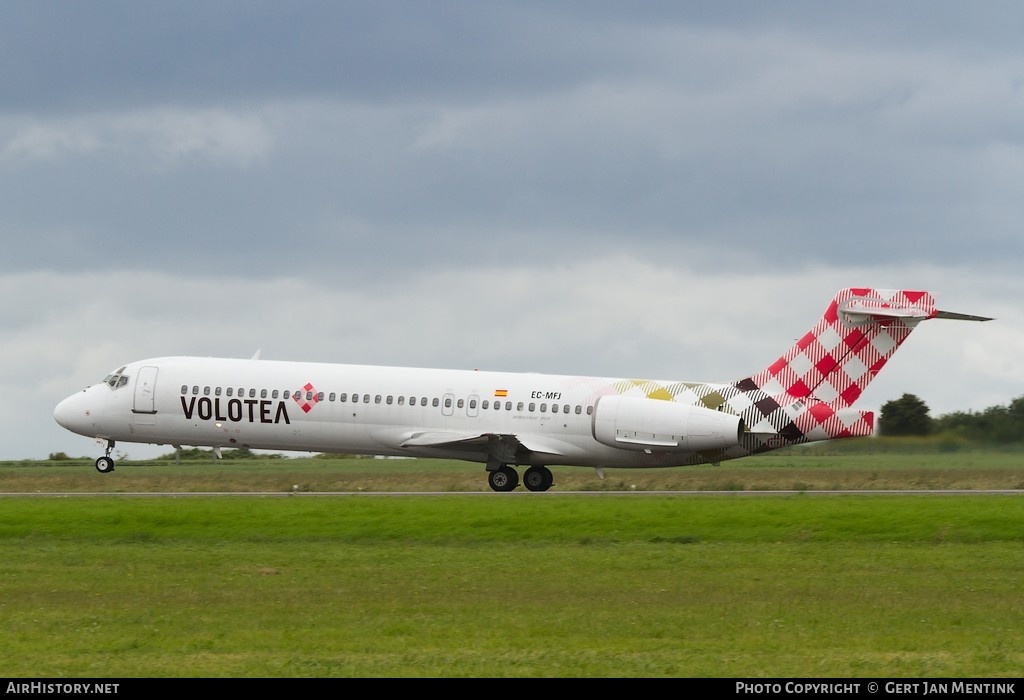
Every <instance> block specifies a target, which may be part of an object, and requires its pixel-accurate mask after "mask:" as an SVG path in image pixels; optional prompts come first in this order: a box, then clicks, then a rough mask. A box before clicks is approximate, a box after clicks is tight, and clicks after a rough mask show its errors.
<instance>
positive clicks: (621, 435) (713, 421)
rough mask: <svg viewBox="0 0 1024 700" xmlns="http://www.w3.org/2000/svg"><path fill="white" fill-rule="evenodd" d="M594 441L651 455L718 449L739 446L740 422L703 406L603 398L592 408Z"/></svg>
mask: <svg viewBox="0 0 1024 700" xmlns="http://www.w3.org/2000/svg"><path fill="white" fill-rule="evenodd" d="M593 425H594V439H596V440H597V441H598V442H600V443H602V444H604V445H609V446H611V447H619V448H623V449H627V450H649V451H653V452H695V451H697V450H718V449H725V448H729V447H735V446H737V445H739V444H740V438H741V436H742V435H743V419H741V418H740V417H739V416H734V415H732V414H729V413H722V412H720V411H712V410H711V409H710V408H704V407H703V406H693V405H689V404H682V403H675V402H674V401H663V400H660V399H641V398H635V397H627V396H602V397H601V398H600V399H598V401H597V405H596V406H595V408H594V423H593Z"/></svg>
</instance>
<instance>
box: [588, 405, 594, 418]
mask: <svg viewBox="0 0 1024 700" xmlns="http://www.w3.org/2000/svg"><path fill="white" fill-rule="evenodd" d="M593 412H594V407H593V406H587V415H588V416H589V415H590V414H592V413H593Z"/></svg>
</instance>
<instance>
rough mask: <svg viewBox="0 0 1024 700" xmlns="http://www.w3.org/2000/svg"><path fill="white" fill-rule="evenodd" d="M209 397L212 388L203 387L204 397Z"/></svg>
mask: <svg viewBox="0 0 1024 700" xmlns="http://www.w3.org/2000/svg"><path fill="white" fill-rule="evenodd" d="M209 395H210V387H208V386H204V387H203V396H209Z"/></svg>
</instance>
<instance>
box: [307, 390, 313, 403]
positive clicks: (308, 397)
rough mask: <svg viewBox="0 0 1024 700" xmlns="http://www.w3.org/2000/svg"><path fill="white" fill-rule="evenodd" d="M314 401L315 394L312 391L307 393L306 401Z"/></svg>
mask: <svg viewBox="0 0 1024 700" xmlns="http://www.w3.org/2000/svg"><path fill="white" fill-rule="evenodd" d="M312 400H313V392H312V391H307V392H306V401H312Z"/></svg>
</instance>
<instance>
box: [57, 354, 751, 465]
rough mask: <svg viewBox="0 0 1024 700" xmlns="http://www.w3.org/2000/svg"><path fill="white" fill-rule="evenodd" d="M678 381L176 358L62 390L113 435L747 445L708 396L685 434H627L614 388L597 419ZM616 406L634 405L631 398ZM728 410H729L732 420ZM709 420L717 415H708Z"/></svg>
mask: <svg viewBox="0 0 1024 700" xmlns="http://www.w3.org/2000/svg"><path fill="white" fill-rule="evenodd" d="M676 384H678V383H676ZM668 385H670V383H668V382H647V383H643V382H638V381H635V380H626V379H607V378H596V377H577V376H559V375H545V374H516V373H505V372H486V371H475V370H445V369H416V368H407V367H380V366H360V365H343V364H326V363H304V362H282V361H271V360H242V359H218V358H192V357H165V358H154V359H149V360H143V361H140V362H135V363H131V364H128V365H126V366H125V367H123V368H121V369H119V370H117V371H116V372H114V373H112V374H111V375H109V376H108V378H107V380H105V381H104V382H102V383H99V384H96V385H93V386H91V387H89V388H87V389H85V390H84V391H82V392H79V393H77V394H74V395H72V396H70V397H68V398H67V399H65V400H64V401H62V402H61V403H60V404H59V405H58V407H57V409H56V410H55V412H54V416H55V418H56V419H57V421H58V422H59V423H60V424H61V425H63V426H64V427H66V428H68V429H69V430H72V431H74V432H76V433H80V434H82V435H87V436H90V437H95V438H103V439H106V440H108V441H124V442H138V443H152V444H168V445H174V446H182V445H190V446H210V447H218V448H231V447H245V448H254V449H269V450H285V451H309V452H331V453H350V454H368V455H390V456H424V457H442V458H453V459H463V460H469V461H476V462H484V463H486V462H488V461H489V460H491V461H498V462H502V463H513V464H561V465H577V466H597V467H600V466H606V467H659V466H674V465H681V464H689V463H694V453H695V452H696V451H698V450H699V449H703V448H704V447H706V445H705V444H704V443H694V447H692V448H691V447H689V446H688V445H689V444H690V443H687V442H686V440H687V439H688V437H687V435H686V433H687V432H688V431H689V432H690V433H693V432H694V431H697V434H698V435H705V434H708V433H709V432H710V433H713V434H715V435H717V433H718V432H721V431H724V432H725V433H727V434H729V435H727V437H726V439H725V441H724V443H723V444H724V445H725V446H726V447H728V446H734V445H735V444H736V442H737V435H736V430H737V428H736V425H737V422H738V421H739V419H738V418H737V417H735V416H725V415H724V414H715V412H714V411H710V410H708V409H705V408H692V409H686V410H687V411H690V412H698V411H699V412H700V416H699V418H700V420H697V417H691V416H689V415H684V416H682V417H681V420H682V422H683V425H681V426H680V427H679V430H673V431H672V432H675V433H678V435H675V436H673V435H668V434H661V433H659V432H658V431H661V432H662V433H664V432H665V431H666V430H668V429H665V430H662V429H661V428H660V427H658V426H657V425H654V426H653V427H650V431H649V434H647V435H645V433H644V430H647V427H649V424H651V421H650V419H649V418H648V417H646V416H640V417H639V418H637V419H636V420H637V421H639V423H638V424H637V425H639V427H640V428H641V430H640V431H639V432H637V430H636V428H637V425H632V426H629V427H630V428H631V431H623V430H621V429H619V430H618V431H617V432H616V430H617V429H616V425H615V424H614V419H615V416H614V415H612V414H611V408H610V407H611V406H612V401H614V399H608V401H607V403H606V408H605V409H604V412H605V414H607V415H606V417H604V418H602V419H601V421H603V423H604V424H606V425H603V424H602V422H601V421H599V420H598V418H599V415H598V412H597V411H596V410H595V408H596V406H597V404H598V403H599V400H600V399H601V398H602V397H612V396H616V397H622V396H624V395H628V394H629V393H630V392H632V393H639V394H641V395H644V394H645V392H646V393H647V394H649V393H650V388H651V387H664V386H668ZM702 386H707V385H702ZM725 388H726V387H724V386H723V387H722V389H723V390H725ZM635 400H636V401H640V400H641V399H639V398H638V399H635ZM643 400H644V401H645V402H646V401H650V400H652V399H649V398H645V399H643ZM676 401H678V399H676ZM672 402H673V401H672V400H671V399H670V400H669V401H668V402H667V403H672ZM657 403H658V404H660V405H661V406H662V407H665V408H669V407H668V406H667V405H666V403H664V402H661V401H659V402H657ZM641 406H643V404H641ZM617 410H618V411H619V414H620V417H621V415H624V411H625V409H623V408H617ZM680 410H682V409H680ZM719 416H721V420H724V421H725V422H724V423H722V425H721V426H719V425H717V423H718V421H719V420H720V419H719ZM676 418H678V416H673V417H672V420H673V421H674V422H675V421H676ZM708 420H710V421H711V424H706V425H705V423H707V421H708ZM609 421H611V422H609ZM701 421H704V422H703V423H702V422H701ZM634 422H636V421H634ZM654 422H655V423H659V422H660V423H664V421H661V420H660V419H657V420H655V421H654ZM687 422H688V423H689V428H687V426H686V423H687ZM602 425H603V427H602ZM601 430H605V432H608V431H611V437H610V438H608V437H605V438H604V439H603V442H602V441H601V440H599V439H598V438H599V437H601V434H602V433H601ZM498 436H504V437H506V438H509V439H510V440H511V441H512V445H513V447H514V448H515V449H512V448H510V447H509V444H508V443H505V444H504V445H503V446H500V447H499V446H497V445H496V443H494V442H493V441H491V442H490V443H489V442H488V440H489V438H493V437H498ZM712 442H713V443H714V444H715V445H716V446H717V445H718V442H720V441H718V440H716V439H715V438H714V437H712ZM737 456H738V455H737Z"/></svg>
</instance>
